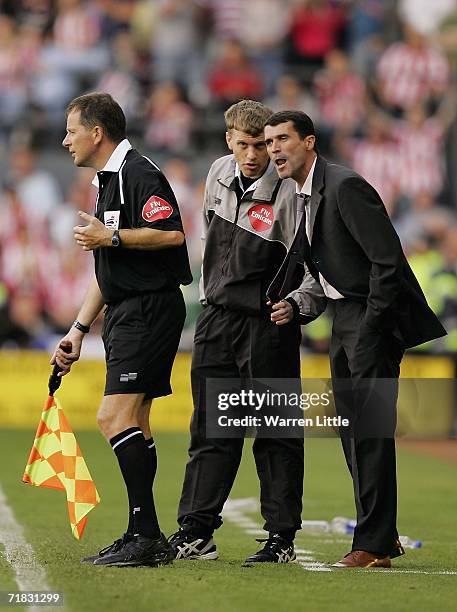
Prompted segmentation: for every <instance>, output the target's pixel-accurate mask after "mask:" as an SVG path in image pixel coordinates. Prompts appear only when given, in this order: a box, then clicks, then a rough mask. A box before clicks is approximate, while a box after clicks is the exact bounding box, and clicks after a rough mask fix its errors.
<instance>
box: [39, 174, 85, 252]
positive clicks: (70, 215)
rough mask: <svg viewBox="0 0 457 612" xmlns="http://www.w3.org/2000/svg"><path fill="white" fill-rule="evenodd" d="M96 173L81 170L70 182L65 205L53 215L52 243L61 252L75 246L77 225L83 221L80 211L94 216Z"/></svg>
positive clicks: (50, 228)
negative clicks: (74, 239) (74, 237)
mask: <svg viewBox="0 0 457 612" xmlns="http://www.w3.org/2000/svg"><path fill="white" fill-rule="evenodd" d="M93 178H94V173H93V172H92V170H91V169H89V170H88V169H87V168H81V169H79V170H78V172H77V173H76V174H75V176H74V179H73V181H72V182H70V185H69V187H68V191H67V194H66V197H65V201H64V203H63V204H62V205H61V206H59V207H58V208H57V209H56V210H55V211H54V212H53V215H52V223H51V224H50V226H49V234H50V238H51V240H52V242H53V243H54V244H55V245H56V246H57V248H58V249H59V250H60V249H62V250H65V249H66V248H67V247H68V245H69V244H70V243H71V244H73V234H74V227H75V225H79V223H80V221H81V219H80V217H79V215H78V211H79V210H82V211H83V212H86V213H89V214H92V213H93V211H94V210H95V206H96V190H95V189H94V187H93V185H92V180H93Z"/></svg>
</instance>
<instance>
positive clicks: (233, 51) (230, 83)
mask: <svg viewBox="0 0 457 612" xmlns="http://www.w3.org/2000/svg"><path fill="white" fill-rule="evenodd" d="M208 87H209V91H210V93H211V96H212V99H213V102H214V104H215V105H216V107H217V108H220V109H225V108H227V107H228V106H230V105H231V104H233V103H235V102H236V101H238V100H240V99H242V98H251V99H258V98H259V97H260V96H261V95H262V91H263V84H262V81H261V78H260V76H259V74H258V73H257V71H256V70H255V68H254V66H253V65H252V64H251V62H250V61H249V60H248V58H247V56H246V52H245V49H244V47H243V46H242V45H241V44H240V43H239V42H237V41H235V40H227V41H225V42H224V43H223V44H222V45H221V49H220V57H219V59H218V60H217V61H216V62H215V63H214V64H213V66H212V67H211V69H210V72H209V75H208Z"/></svg>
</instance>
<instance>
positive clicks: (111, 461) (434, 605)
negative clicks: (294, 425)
mask: <svg viewBox="0 0 457 612" xmlns="http://www.w3.org/2000/svg"><path fill="white" fill-rule="evenodd" d="M33 435H34V434H33V432H27V431H2V432H0V466H1V467H0V484H1V486H2V488H3V491H4V492H5V494H6V496H7V499H8V503H9V504H10V506H11V508H12V509H13V511H14V514H15V517H16V519H17V521H18V522H19V523H20V524H21V525H22V526H23V529H24V534H25V537H26V539H27V540H28V541H29V542H30V544H31V545H32V546H33V548H34V550H35V553H36V557H37V560H38V562H39V563H40V564H41V565H42V566H43V567H44V569H45V571H46V575H47V581H48V584H49V586H50V587H51V588H52V589H55V590H56V591H63V593H64V598H65V609H66V610H70V611H72V612H73V611H74V612H86V611H88V612H89V611H95V610H104V609H108V610H110V611H111V612H118V611H119V612H123V611H124V610H134V611H135V612H141V611H143V610H144V611H148V612H154V611H156V610H164V611H169V610H170V611H175V610H182V611H184V612H210V611H211V612H213V611H214V612H219V611H221V612H222V611H228V610H230V611H233V610H235V611H253V612H254V611H263V610H290V611H302V610H310V611H312V612H314V611H320V610H325V611H329V612H333V611H337V612H340V611H341V612H344V611H346V610H348V611H349V610H351V611H352V610H354V609H357V610H370V611H372V610H383V611H385V610H393V611H403V610H404V611H405V612H411V611H412V610H414V611H416V610H419V611H422V610H423V611H427V612H428V611H435V610H440V611H441V610H455V609H457V603H456V602H457V574H444V573H443V572H446V571H448V572H457V466H455V465H451V464H446V463H444V462H442V461H440V460H437V459H432V458H430V457H426V456H422V455H418V454H414V453H413V452H412V451H410V450H404V449H400V450H399V453H398V478H399V520H398V525H399V531H400V533H401V534H405V535H409V536H410V537H413V538H415V539H421V540H422V541H423V548H422V549H416V550H408V551H407V555H406V556H405V557H402V558H401V559H397V560H395V561H394V562H393V563H394V569H395V571H392V572H391V571H388V570H381V571H379V570H372V571H367V570H355V571H353V570H351V571H344V570H339V571H338V570H334V571H331V572H327V571H309V570H307V569H305V567H303V566H301V565H300V564H298V563H293V564H284V565H274V564H271V565H270V564H268V565H266V566H259V567H257V566H255V567H243V560H244V558H245V557H246V556H247V555H249V554H250V553H252V552H254V551H255V550H256V549H257V548H258V544H257V542H256V541H255V537H256V536H255V535H250V534H248V533H246V532H245V531H244V529H243V528H242V527H241V526H240V525H238V524H235V523H234V522H229V521H225V522H224V525H223V526H222V527H221V529H220V530H219V531H218V532H217V533H216V541H217V545H218V548H219V553H220V558H219V560H218V561H204V562H198V561H179V562H175V563H174V564H173V565H172V566H167V567H162V568H156V569H154V568H123V569H119V568H103V567H93V566H88V565H86V564H81V563H80V558H81V557H83V556H85V555H88V554H92V553H93V552H96V551H98V550H99V549H100V548H102V547H103V546H105V545H107V544H109V543H111V542H112V541H113V540H114V539H115V538H117V537H119V536H120V535H121V533H122V532H123V530H124V528H125V524H126V507H127V502H126V495H125V491H124V486H123V484H122V482H121V479H120V475H119V473H118V468H117V464H116V461H115V458H114V457H113V454H112V451H111V450H110V448H109V446H108V445H107V444H106V442H104V441H103V439H102V438H101V436H100V435H99V434H98V433H96V432H82V433H77V437H78V442H79V444H80V446H81V449H82V451H83V454H84V456H85V458H86V461H87V463H88V465H89V469H90V470H91V472H92V475H93V477H94V480H95V482H96V484H97V487H98V490H99V493H100V496H101V498H102V503H101V504H100V506H98V507H97V508H96V509H95V510H94V511H93V512H92V513H91V514H90V515H89V521H88V526H87V528H86V532H85V534H84V537H83V539H82V541H81V542H77V541H76V540H74V538H73V537H72V535H71V533H70V528H69V523H68V517H67V508H66V500H65V495H64V494H63V493H61V492H58V491H53V490H48V489H39V488H35V487H30V486H28V485H25V484H22V483H21V482H20V480H21V476H22V473H23V469H24V466H25V463H26V461H27V457H28V453H29V451H30V447H31V445H32V441H33ZM156 442H157V447H158V454H159V471H158V477H157V481H156V486H155V493H156V501H157V506H158V512H159V518H160V521H161V526H162V529H163V531H164V532H165V533H166V534H167V535H168V534H169V533H171V532H172V531H174V530H175V528H176V523H175V516H176V506H177V502H178V499H179V494H180V490H181V484H182V477H183V472H184V466H185V461H186V456H187V442H188V436H187V435H186V434H181V433H179V434H178V433H176V434H171V433H161V434H157V435H156ZM250 446H251V441H249V440H248V441H247V442H246V445H245V453H244V458H243V462H242V466H241V469H240V472H239V474H238V478H237V481H236V484H235V487H234V489H233V491H232V494H231V498H232V499H242V498H252V497H254V498H258V495H259V487H258V482H257V477H256V474H255V469H254V464H253V460H252V453H251V450H250ZM305 458H306V476H305V495H304V511H303V518H304V519H326V520H329V519H331V518H333V517H334V516H337V515H342V516H349V517H351V516H353V515H354V509H353V500H352V489H351V481H350V479H349V476H348V474H347V470H346V466H345V464H344V461H343V457H342V451H341V448H340V443H339V441H338V440H331V439H312V440H307V441H306V454H305ZM249 518H250V519H251V520H253V521H254V522H256V523H258V524H259V525H262V520H261V517H260V515H259V514H258V513H255V512H254V513H250V514H249ZM0 520H1V519H0ZM257 537H259V536H257ZM296 546H297V547H298V548H300V549H303V550H305V551H308V552H306V553H302V554H304V555H305V556H308V561H309V560H310V559H311V561H313V560H315V561H316V562H319V563H329V562H333V561H336V560H338V559H339V558H340V557H342V556H343V555H344V554H345V553H346V552H347V551H348V550H349V547H350V538H349V537H347V536H341V535H335V536H332V535H322V534H310V533H303V532H302V533H299V534H298V536H297V540H296ZM1 552H2V549H1V545H0V590H10V589H15V588H17V587H15V582H14V572H13V570H12V568H11V567H10V566H9V564H8V563H7V562H6V560H5V558H4V555H2V554H1ZM400 570H401V571H400ZM440 572H441V573H440ZM15 609H17V610H19V609H20V608H15ZM57 609H59V608H57ZM60 609H62V608H60Z"/></svg>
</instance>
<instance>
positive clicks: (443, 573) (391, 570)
mask: <svg viewBox="0 0 457 612" xmlns="http://www.w3.org/2000/svg"><path fill="white" fill-rule="evenodd" d="M370 574H428V575H429V576H457V572H452V571H451V570H436V571H431V572H428V571H427V570H410V569H396V568H386V569H382V568H380V567H378V568H375V569H374V571H371V572H370Z"/></svg>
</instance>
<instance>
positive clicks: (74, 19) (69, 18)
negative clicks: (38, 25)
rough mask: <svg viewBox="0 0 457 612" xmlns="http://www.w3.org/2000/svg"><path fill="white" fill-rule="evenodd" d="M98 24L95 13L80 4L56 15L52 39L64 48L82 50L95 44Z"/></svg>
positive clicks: (98, 36) (98, 28) (98, 34)
mask: <svg viewBox="0 0 457 612" xmlns="http://www.w3.org/2000/svg"><path fill="white" fill-rule="evenodd" d="M99 38H100V25H99V21H98V18H97V15H96V14H95V13H94V12H92V11H90V10H88V9H85V8H83V7H82V6H79V7H75V8H74V9H71V10H68V11H65V12H62V13H60V14H58V15H57V19H56V20H55V23H54V41H55V43H56V44H57V45H58V46H59V47H62V48H64V49H79V50H84V49H88V48H89V47H92V46H94V45H95V44H97V42H98V40H99Z"/></svg>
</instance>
